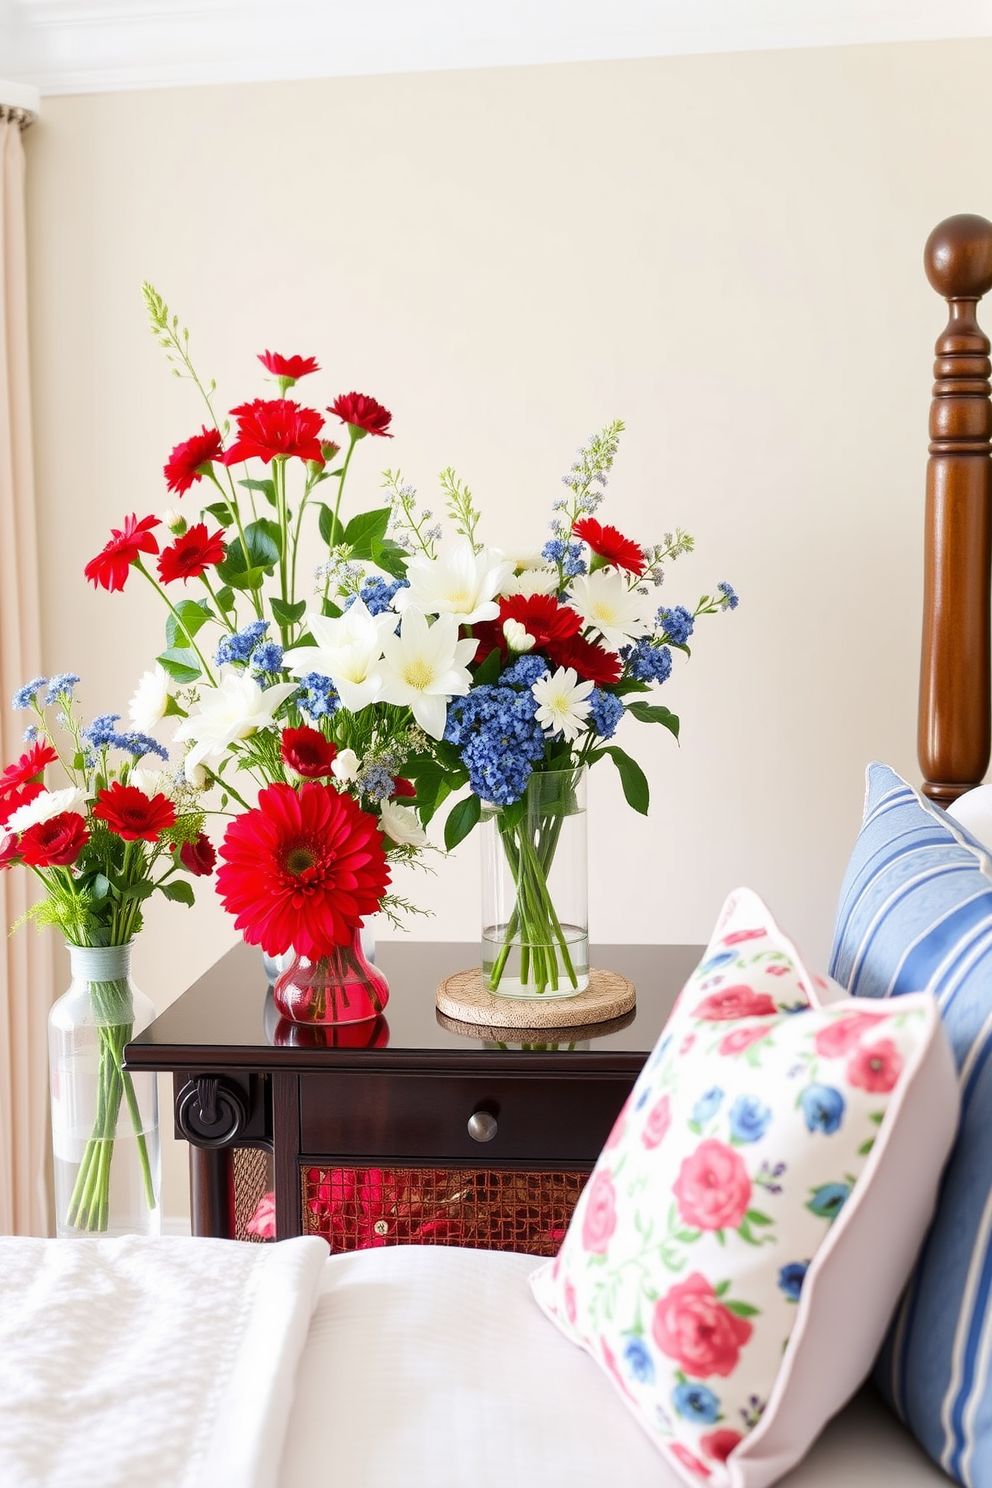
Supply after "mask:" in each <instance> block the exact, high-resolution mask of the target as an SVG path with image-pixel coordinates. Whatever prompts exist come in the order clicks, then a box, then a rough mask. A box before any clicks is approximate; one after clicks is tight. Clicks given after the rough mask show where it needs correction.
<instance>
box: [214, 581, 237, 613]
mask: <svg viewBox="0 0 992 1488" xmlns="http://www.w3.org/2000/svg"><path fill="white" fill-rule="evenodd" d="M214 598H215V599H216V601H217V605H218V608H219V609H221V610H223V611H224V613H225V615H226V614H228V613H229V612H230V611H231V610H233V609H234V605H235V599H234V590H233V589H231V588H229V587H228V586H227V585H226V584H225V585H224V588H223V589H218V590H217V592H216V594H215V595H214Z"/></svg>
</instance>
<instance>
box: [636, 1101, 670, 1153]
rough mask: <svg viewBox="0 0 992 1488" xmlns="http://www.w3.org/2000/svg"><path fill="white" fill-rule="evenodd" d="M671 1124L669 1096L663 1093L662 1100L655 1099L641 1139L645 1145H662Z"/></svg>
mask: <svg viewBox="0 0 992 1488" xmlns="http://www.w3.org/2000/svg"><path fill="white" fill-rule="evenodd" d="M671 1124H672V1113H671V1110H670V1108H669V1105H668V1096H667V1095H663V1096H662V1097H661V1100H659V1101H655V1103H654V1105H653V1106H652V1107H651V1109H650V1111H649V1112H648V1119H647V1121H645V1123H644V1130H643V1131H642V1132H641V1141H642V1142H643V1143H644V1145H645V1147H658V1146H660V1144H661V1143H662V1142H663V1141H664V1139H665V1133H666V1132H667V1131H668V1128H669V1127H670V1126H671Z"/></svg>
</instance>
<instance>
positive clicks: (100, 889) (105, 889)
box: [89, 873, 110, 899]
mask: <svg viewBox="0 0 992 1488" xmlns="http://www.w3.org/2000/svg"><path fill="white" fill-rule="evenodd" d="M89 890H90V893H91V894H92V895H93V898H94V899H106V897H107V895H108V894H109V893H110V879H109V878H108V877H107V875H106V874H105V873H95V874H94V875H93V878H92V880H91V881H90V885H89Z"/></svg>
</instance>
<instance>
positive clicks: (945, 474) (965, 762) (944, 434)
mask: <svg viewBox="0 0 992 1488" xmlns="http://www.w3.org/2000/svg"><path fill="white" fill-rule="evenodd" d="M924 264H925V266H926V272H927V278H928V279H929V280H930V283H931V284H932V285H933V287H934V289H935V290H936V291H937V292H938V294H942V295H943V296H944V298H945V299H946V300H947V302H948V308H949V310H950V319H949V321H948V324H947V329H946V330H945V331H944V333H943V335H942V336H941V337H940V338H939V340H938V341H937V345H936V348H935V352H936V360H935V362H934V378H935V382H934V388H933V402H932V403H931V405H930V460H929V463H928V465H927V499H926V529H925V538H924V573H923V649H922V657H921V665H920V701H919V715H918V731H917V753H918V756H919V762H920V769H921V770H922V772H923V790H924V792H925V794H926V795H928V796H930V797H931V798H932V799H933V800H934V801H936V802H937V803H938V804H939V805H942V806H948V805H950V803H951V802H952V801H953V800H954V799H955V798H956V797H957V796H959V795H961V794H962V793H963V792H964V791H966V790H970V789H971V788H972V787H973V786H975V785H978V784H980V782H981V781H982V779H983V778H984V775H985V771H986V768H987V766H988V763H989V752H990V741H992V696H990V676H992V662H990V631H989V627H990V608H989V600H990V584H989V574H990V561H992V549H990V532H992V526H990V522H992V514H990V503H992V460H990V436H992V403H990V402H989V392H990V386H989V372H990V369H992V364H990V362H989V342H988V338H987V337H986V336H985V335H983V333H982V330H981V328H980V327H979V325H978V322H977V319H976V310H977V306H978V301H979V300H980V299H981V297H982V296H983V295H984V294H985V293H986V292H987V290H989V289H992V222H987V221H986V220H985V218H984V217H974V216H970V215H962V216H959V217H948V218H947V220H946V221H944V222H941V223H940V224H939V225H938V226H937V227H935V228H934V230H933V232H932V233H931V234H930V236H929V238H928V239H927V245H926V249H925V250H924Z"/></svg>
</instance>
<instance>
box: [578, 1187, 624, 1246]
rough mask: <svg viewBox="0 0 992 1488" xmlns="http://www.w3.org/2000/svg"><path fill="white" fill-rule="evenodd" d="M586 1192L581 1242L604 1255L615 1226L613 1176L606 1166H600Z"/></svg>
mask: <svg viewBox="0 0 992 1488" xmlns="http://www.w3.org/2000/svg"><path fill="white" fill-rule="evenodd" d="M588 1193H589V1198H588V1201H587V1203H586V1211H585V1214H584V1215H583V1217H582V1244H583V1246H584V1247H585V1249H586V1250H591V1251H593V1252H594V1253H595V1254H596V1255H605V1254H606V1248H607V1245H608V1244H609V1239H610V1236H611V1235H612V1234H613V1231H614V1230H615V1229H616V1227H617V1211H616V1198H615V1195H614V1192H613V1177H612V1175H611V1174H610V1173H609V1172H608V1170H607V1169H606V1168H601V1169H600V1171H599V1172H598V1173H597V1174H596V1176H595V1178H593V1180H592V1182H591V1183H590V1185H589V1189H588Z"/></svg>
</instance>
